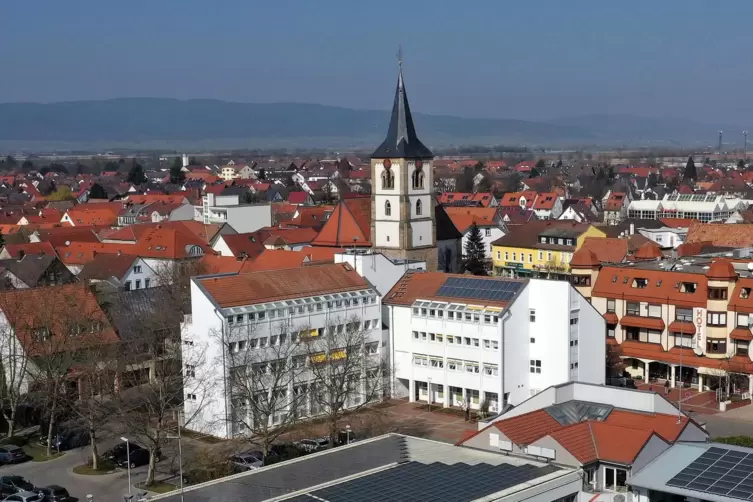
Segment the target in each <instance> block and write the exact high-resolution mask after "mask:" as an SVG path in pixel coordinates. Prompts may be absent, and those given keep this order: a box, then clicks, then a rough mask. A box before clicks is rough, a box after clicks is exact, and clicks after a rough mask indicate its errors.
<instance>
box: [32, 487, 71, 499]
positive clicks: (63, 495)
mask: <svg viewBox="0 0 753 502" xmlns="http://www.w3.org/2000/svg"><path fill="white" fill-rule="evenodd" d="M39 493H40V494H42V495H44V496H45V497H46V498H45V499H44V502H72V501H73V500H74V499H73V497H71V496H70V494H69V493H68V490H66V489H65V488H63V487H62V486H60V485H50V486H44V487H42V488H40V489H39Z"/></svg>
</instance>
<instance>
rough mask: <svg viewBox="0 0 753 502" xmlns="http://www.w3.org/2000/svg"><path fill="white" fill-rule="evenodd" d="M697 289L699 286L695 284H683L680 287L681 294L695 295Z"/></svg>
mask: <svg viewBox="0 0 753 502" xmlns="http://www.w3.org/2000/svg"><path fill="white" fill-rule="evenodd" d="M697 287H698V285H697V284H696V283H695V282H683V283H682V284H681V285H680V292H681V293H695V291H696V288H697Z"/></svg>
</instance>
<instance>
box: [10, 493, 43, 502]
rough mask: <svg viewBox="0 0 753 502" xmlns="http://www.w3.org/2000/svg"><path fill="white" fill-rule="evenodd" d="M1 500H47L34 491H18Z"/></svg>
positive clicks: (21, 501) (18, 501) (24, 501)
mask: <svg viewBox="0 0 753 502" xmlns="http://www.w3.org/2000/svg"><path fill="white" fill-rule="evenodd" d="M3 502H47V501H46V500H45V498H44V495H40V494H39V493H36V492H27V491H23V492H18V493H14V494H13V495H8V496H7V497H5V498H4V499H3Z"/></svg>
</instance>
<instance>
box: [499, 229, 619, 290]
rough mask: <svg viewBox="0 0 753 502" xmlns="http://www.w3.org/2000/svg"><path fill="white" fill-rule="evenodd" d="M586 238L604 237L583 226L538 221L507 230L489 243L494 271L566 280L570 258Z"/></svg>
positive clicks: (517, 275) (597, 231)
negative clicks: (500, 236)
mask: <svg viewBox="0 0 753 502" xmlns="http://www.w3.org/2000/svg"><path fill="white" fill-rule="evenodd" d="M587 237H606V234H605V233H604V232H603V231H602V230H600V229H598V228H596V227H594V226H592V225H588V224H585V223H574V222H571V221H551V220H540V221H530V222H528V223H526V224H525V225H519V226H515V227H511V229H510V233H509V234H507V235H505V236H504V237H502V238H500V239H497V240H496V241H494V242H493V243H492V259H493V261H494V272H495V274H497V275H503V276H505V277H540V276H541V277H549V278H566V277H567V276H568V274H569V272H570V265H569V264H570V259H571V258H572V256H573V253H575V251H577V250H578V249H580V246H581V245H582V244H583V241H584V240H585V239H586V238H587Z"/></svg>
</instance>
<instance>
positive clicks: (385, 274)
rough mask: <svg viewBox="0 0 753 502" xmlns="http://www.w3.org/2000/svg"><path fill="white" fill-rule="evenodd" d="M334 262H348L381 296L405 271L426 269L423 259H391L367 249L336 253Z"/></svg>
mask: <svg viewBox="0 0 753 502" xmlns="http://www.w3.org/2000/svg"><path fill="white" fill-rule="evenodd" d="M335 263H349V264H350V266H351V267H353V268H354V269H355V270H356V272H358V275H360V276H361V277H363V278H364V279H366V280H367V281H369V282H370V283H371V284H373V285H374V287H376V289H377V291H378V292H379V294H380V295H381V296H384V295H386V294H387V293H388V292H389V290H390V289H392V286H394V285H395V284H396V283H397V281H399V280H400V278H401V277H402V276H403V274H405V272H406V271H408V270H426V262H425V261H408V260H393V259H391V258H388V257H386V256H384V255H383V254H382V253H375V252H373V251H371V250H369V249H365V250H361V249H354V250H347V251H345V252H343V253H338V254H336V255H335Z"/></svg>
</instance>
